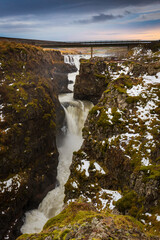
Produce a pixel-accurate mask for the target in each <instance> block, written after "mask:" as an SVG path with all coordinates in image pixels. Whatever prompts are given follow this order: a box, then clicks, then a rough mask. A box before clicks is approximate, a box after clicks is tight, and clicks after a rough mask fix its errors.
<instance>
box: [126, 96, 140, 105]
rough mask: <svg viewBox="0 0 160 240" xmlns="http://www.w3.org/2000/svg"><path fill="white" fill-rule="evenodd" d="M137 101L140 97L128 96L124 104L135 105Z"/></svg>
mask: <svg viewBox="0 0 160 240" xmlns="http://www.w3.org/2000/svg"><path fill="white" fill-rule="evenodd" d="M139 100H140V96H135V97H131V96H128V97H127V98H126V102H127V103H129V104H132V103H136V102H138V101H139Z"/></svg>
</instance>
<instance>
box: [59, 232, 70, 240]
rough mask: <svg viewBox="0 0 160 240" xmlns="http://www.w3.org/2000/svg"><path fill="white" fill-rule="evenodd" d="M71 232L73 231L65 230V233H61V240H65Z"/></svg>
mask: <svg viewBox="0 0 160 240" xmlns="http://www.w3.org/2000/svg"><path fill="white" fill-rule="evenodd" d="M70 231H71V230H70V229H65V230H64V231H62V232H61V233H60V236H59V237H60V239H62V240H65V239H66V236H67V234H68V233H69V232H70Z"/></svg>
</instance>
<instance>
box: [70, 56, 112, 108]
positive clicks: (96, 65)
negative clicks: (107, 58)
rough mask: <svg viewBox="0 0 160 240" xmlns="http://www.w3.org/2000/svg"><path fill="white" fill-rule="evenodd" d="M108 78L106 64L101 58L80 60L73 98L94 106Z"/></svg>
mask: <svg viewBox="0 0 160 240" xmlns="http://www.w3.org/2000/svg"><path fill="white" fill-rule="evenodd" d="M109 80H110V79H109V76H108V74H107V72H106V63H105V62H104V61H103V60H102V59H101V58H98V59H97V58H96V59H92V60H86V59H82V60H81V65H80V71H79V75H78V76H77V77H76V82H75V85H74V98H75V99H80V100H88V101H91V102H93V103H94V104H96V103H97V102H98V100H99V99H100V97H101V95H102V93H103V91H104V90H105V89H106V87H107V85H108V82H109Z"/></svg>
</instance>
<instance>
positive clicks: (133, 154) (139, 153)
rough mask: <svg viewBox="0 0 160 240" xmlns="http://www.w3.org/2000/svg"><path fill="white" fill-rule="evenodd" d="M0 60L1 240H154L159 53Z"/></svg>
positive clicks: (17, 52) (159, 224) (29, 53)
mask: <svg viewBox="0 0 160 240" xmlns="http://www.w3.org/2000/svg"><path fill="white" fill-rule="evenodd" d="M3 48H4V46H3ZM6 48H7V49H6ZM1 51H2V53H3V55H2V57H1V58H0V62H1V65H0V66H1V75H0V76H1V85H0V91H1V92H0V93H1V99H0V100H1V102H0V104H1V105H0V106H1V109H0V118H1V123H0V124H1V126H2V130H1V135H0V136H1V145H0V147H1V149H0V150H1V152H0V154H1V155H0V156H1V159H2V160H1V167H2V172H1V192H2V193H1V194H2V195H1V196H3V198H1V211H2V214H1V215H2V218H1V226H2V230H1V238H2V239H15V238H16V236H18V235H19V234H20V233H19V232H18V230H17V229H20V226H21V225H22V222H21V221H20V222H19V220H21V219H22V216H23V214H24V212H26V211H28V210H31V209H35V208H37V207H38V205H39V203H40V202H41V201H42V202H41V203H40V205H39V207H38V209H37V210H31V211H29V212H27V214H26V216H27V217H26V221H25V224H24V225H23V226H22V232H23V233H25V234H23V235H22V236H20V237H19V238H18V240H25V239H28V240H30V239H44V240H52V239H55V240H56V239H65V240H67V239H72V240H73V239H86V240H95V239H96V240H100V239H103V240H105V239H106V240H108V239H110V240H111V239H144V240H158V239H160V237H159V236H160V235H159V234H160V233H159V229H160V210H159V209H160V192H159V191H160V188H159V185H160V174H159V172H160V171H159V170H160V169H159V152H160V151H159V139H160V138H159V102H160V101H159V97H160V95H159V84H160V64H159V62H160V52H159V50H158V49H157V50H156V51H155V50H154V51H152V50H148V49H143V48H141V47H139V48H134V49H132V50H131V51H129V52H128V54H127V55H126V56H123V57H120V56H119V57H117V58H115V57H114V58H109V57H107V56H103V57H102V58H100V57H95V58H93V59H84V58H83V59H81V60H80V69H79V65H78V64H79V56H72V55H71V56H64V57H63V56H62V55H61V54H60V52H57V51H46V52H43V51H42V49H40V48H35V47H33V48H32V47H31V46H24V45H23V46H20V45H16V48H15V46H14V47H13V45H8V46H7V47H6V46H5V49H4V50H1ZM8 52H9V53H10V55H9V56H8ZM7 56H8V57H7ZM10 59H11V61H10ZM15 60H16V61H15ZM64 61H65V63H64ZM73 62H75V63H76V67H77V68H78V70H79V71H78V72H77V73H76V72H75V71H76V68H75V66H74V65H73ZM6 63H7V64H6ZM68 63H69V64H68ZM28 64H29V65H28ZM17 65H18V66H17ZM11 69H12V71H11ZM19 72H20V74H19ZM44 72H45V73H44ZM73 72H74V73H73ZM29 73H31V74H29ZM67 74H69V75H68V78H69V81H68V79H67V76H66V75H67ZM77 74H78V75H77ZM75 75H77V76H76V81H75V86H74V87H73V83H74V80H75ZM41 77H42V78H43V77H44V78H43V79H41ZM14 79H15V80H14ZM44 83H47V85H46V84H44ZM68 83H70V84H69V85H68ZM67 85H68V86H69V89H68V88H67ZM17 89H18V90H17ZM72 90H74V98H75V99H76V100H75V99H73V93H71V92H70V91H72ZM65 92H66V93H67V94H66V93H65ZM22 94H23V95H22ZM58 94H60V95H59V100H60V102H61V105H62V106H61V105H60V103H59V102H58V98H57V95H58ZM14 95H15V96H14ZM45 99H46V101H45ZM86 100H89V101H91V102H93V103H94V107H93V104H92V103H91V102H87V101H86ZM88 112H89V114H88ZM25 113H27V115H26V114H25ZM87 115H88V116H87ZM10 116H12V117H13V120H11V117H10ZM64 116H66V117H64ZM9 117H10V118H9ZM26 117H27V118H26ZM86 117H87V119H86ZM85 119H86V121H85ZM41 121H42V122H41ZM84 122H85V124H84ZM19 125H20V127H19ZM83 125H84V127H83ZM27 126H30V128H29V129H28V128H27ZM82 128H83V130H82ZM8 129H9V130H8ZM41 129H43V131H42V130H41ZM20 130H23V131H22V132H21V131H20ZM29 130H30V132H29ZM81 131H82V136H81ZM33 133H34V134H35V135H33V136H32V134H33ZM45 133H46V134H45ZM37 134H38V135H37ZM56 135H57V136H58V138H57V140H56V139H55V137H56ZM16 136H17V137H16ZM24 136H25V137H24ZM26 137H27V138H26ZM34 137H35V138H34ZM42 140H43V141H42ZM10 141H11V144H10V145H9V144H8V143H10ZM17 141H20V142H17ZM13 143H14V144H13ZM20 143H21V144H20ZM7 144H8V145H7ZM6 146H8V147H9V148H7V149H5V148H6ZM16 146H20V149H21V150H22V151H18V150H16ZM57 147H58V148H57ZM73 151H74V152H73ZM72 152H73V159H72ZM17 153H18V155H17ZM25 153H27V156H26V155H25ZM58 153H59V165H58ZM7 154H8V155H7ZM15 156H18V157H16V158H15ZM11 157H12V158H11ZM50 157H51V158H50ZM20 159H21V160H20ZM47 159H48V161H47ZM7 160H8V161H7ZM49 160H50V161H49ZM7 163H8V164H7ZM53 163H54V164H53ZM9 164H12V165H11V166H10V165H9ZM70 164H71V166H70V171H69V165H70ZM57 166H58V168H57ZM9 167H10V168H9ZM7 172H9V174H8V175H7ZM22 183H23V185H22ZM53 183H54V184H53ZM64 184H65V186H64ZM12 185H13V187H12ZM22 186H23V188H21V187H22ZM47 186H49V187H47ZM26 189H27V190H26ZM50 190H51V191H50ZM43 191H44V192H43ZM47 193H48V194H47ZM14 194H15V195H14ZM10 196H11V197H12V198H11V197H10ZM13 196H14V199H13ZM63 198H64V203H63ZM6 199H7V201H6ZM42 199H43V200H42ZM11 213H12V214H11ZM18 219H19V220H18ZM46 221H47V222H46ZM43 225H44V226H43ZM42 228H43V229H42ZM41 230H42V231H41ZM40 231H41V232H40ZM35 232H36V233H35ZM38 232H40V233H38ZM27 233H28V234H27Z"/></svg>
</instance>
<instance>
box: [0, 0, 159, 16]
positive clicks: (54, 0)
mask: <svg viewBox="0 0 160 240" xmlns="http://www.w3.org/2000/svg"><path fill="white" fill-rule="evenodd" d="M156 3H159V0H152V2H151V1H150V0H114V1H110V0H79V1H75V0H5V1H4V0H0V16H11V15H12V16H13V15H24V14H46V13H52V14H57V13H81V14H83V13H92V14H93V12H102V11H107V10H110V9H115V8H124V7H129V6H146V5H154V4H156Z"/></svg>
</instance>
